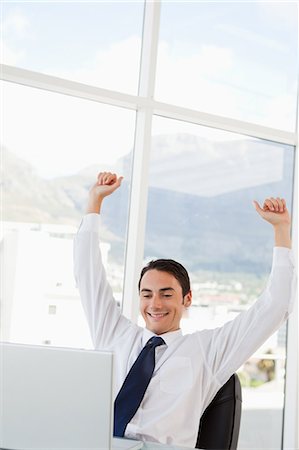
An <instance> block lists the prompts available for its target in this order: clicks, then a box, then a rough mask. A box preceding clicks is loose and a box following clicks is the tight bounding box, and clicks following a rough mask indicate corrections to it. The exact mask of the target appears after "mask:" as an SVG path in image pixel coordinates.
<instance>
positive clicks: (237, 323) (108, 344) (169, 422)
mask: <svg viewBox="0 0 299 450" xmlns="http://www.w3.org/2000/svg"><path fill="white" fill-rule="evenodd" d="M99 226H100V216H99V215H98V214H87V215H86V216H85V217H84V218H83V220H82V223H81V226H80V228H79V231H78V233H77V236H76V238H75V242H74V270H75V277H76V281H77V285H78V288H79V291H80V295H81V300H82V304H83V308H84V311H85V314H86V317H87V320H88V324H89V328H90V332H91V336H92V340H93V344H94V346H95V348H96V349H105V350H110V351H113V352H114V355H115V358H114V360H115V364H114V398H115V397H116V395H117V393H118V391H119V390H120V388H121V386H122V384H123V381H124V379H125V377H126V375H127V373H128V371H129V370H130V368H131V366H132V365H133V363H134V361H135V360H136V358H137V356H138V355H139V353H140V351H141V349H142V348H143V346H144V345H145V343H146V342H147V341H148V339H149V338H150V337H151V336H153V335H154V333H152V332H151V331H149V330H147V329H144V328H142V327H139V326H138V325H136V324H134V323H132V322H131V321H129V320H128V319H127V318H125V317H124V316H123V315H122V314H121V310H120V308H119V307H118V306H117V304H116V302H115V300H114V298H113V294H112V290H111V287H110V285H109V284H108V282H107V279H106V274H105V269H104V267H103V265H102V262H101V254H100V248H99ZM295 278H296V277H295V270H294V263H293V255H292V251H291V250H289V249H288V248H284V247H275V248H274V252H273V264H272V271H271V274H270V277H269V280H268V284H267V286H266V288H265V290H264V292H263V293H262V295H261V296H260V297H259V298H258V299H257V301H256V302H255V303H254V305H253V306H252V307H251V308H250V309H249V310H248V311H245V312H243V313H241V314H239V315H238V316H237V317H236V318H235V319H234V320H232V321H230V322H228V323H226V324H225V325H224V326H223V327H219V328H216V329H213V330H203V331H197V332H195V333H192V334H188V335H185V336H183V335H182V331H181V330H177V331H173V332H169V333H165V334H163V335H162V337H163V339H164V341H165V345H162V346H160V347H157V348H156V366H155V370H154V373H153V376H152V379H151V381H150V384H149V386H148V388H147V391H146V393H145V396H144V398H143V400H142V402H141V404H140V406H139V409H138V411H137V412H136V414H135V416H134V417H133V418H132V420H131V422H130V423H129V424H128V426H127V428H126V432H125V436H126V437H127V438H133V439H139V440H143V441H152V442H158V443H162V444H173V445H178V446H185V447H193V448H194V447H195V443H196V439H197V433H198V426H199V420H200V417H201V414H202V413H203V412H204V410H205V408H206V407H207V406H208V404H209V403H210V402H211V400H212V399H213V397H214V396H215V394H216V393H217V391H218V390H219V388H220V387H221V386H222V385H223V384H224V383H225V382H226V381H227V380H228V379H229V377H230V376H231V375H232V374H233V373H234V372H235V371H236V370H237V369H238V368H239V367H240V366H241V365H242V364H243V363H244V362H245V361H246V360H247V359H248V358H249V357H250V356H251V355H252V354H253V353H254V352H255V351H256V350H257V349H258V348H259V347H260V345H261V344H262V343H263V342H264V341H266V339H267V338H268V337H269V336H270V335H271V334H272V333H273V332H274V331H275V330H277V329H278V328H279V326H280V325H281V324H282V323H283V322H284V321H285V320H286V319H287V317H288V315H289V313H290V312H291V309H292V303H293V300H294V297H295V295H294V291H295ZM136 289H137V287H136Z"/></svg>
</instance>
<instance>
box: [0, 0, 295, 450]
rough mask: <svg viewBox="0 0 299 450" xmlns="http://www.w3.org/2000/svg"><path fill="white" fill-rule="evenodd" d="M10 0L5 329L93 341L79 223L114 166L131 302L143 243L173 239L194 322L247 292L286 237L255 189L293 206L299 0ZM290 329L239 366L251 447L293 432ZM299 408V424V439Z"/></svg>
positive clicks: (6, 28) (107, 246) (109, 208)
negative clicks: (187, 280) (272, 224)
mask: <svg viewBox="0 0 299 450" xmlns="http://www.w3.org/2000/svg"><path fill="white" fill-rule="evenodd" d="M1 6H2V23H1V30H2V38H3V42H2V50H3V52H2V53H3V63H4V64H5V65H4V66H3V67H1V78H3V80H4V81H3V83H2V87H1V89H2V92H1V93H2V99H3V100H2V112H3V114H2V116H3V119H2V122H1V125H2V130H3V133H2V142H1V150H2V169H3V186H2V188H3V196H2V198H3V202H2V211H1V213H2V218H3V225H2V228H1V230H0V231H1V234H0V240H1V247H0V248H1V250H0V251H1V258H3V260H4V261H5V264H4V265H3V264H2V266H3V268H2V280H4V281H3V283H2V298H1V312H2V316H1V317H2V325H3V326H2V335H1V337H2V338H4V339H5V340H8V341H9V340H10V341H18V342H28V343H41V344H44V345H64V346H78V347H89V346H90V345H91V343H90V338H89V332H88V330H87V325H86V321H85V318H84V313H83V310H82V307H81V305H80V302H79V298H78V292H77V289H76V287H75V283H74V278H73V267H72V240H73V236H74V234H75V232H76V230H77V227H78V225H79V223H80V220H81V215H82V213H83V212H84V205H85V201H86V197H87V191H88V189H89V187H90V184H91V183H92V182H93V179H94V177H95V175H96V173H97V172H98V171H101V170H103V169H104V170H106V169H107V170H110V169H111V170H113V171H117V172H119V173H120V174H122V175H124V177H125V179H124V182H123V184H122V188H121V189H120V190H119V191H117V193H115V194H114V195H113V197H111V199H110V200H109V202H104V204H103V215H102V216H103V221H102V228H101V236H102V242H101V249H102V253H103V258H104V262H105V265H106V266H107V275H108V277H109V281H110V283H111V285H112V288H113V291H114V295H115V297H116V299H117V300H118V301H119V303H120V302H121V301H122V292H123V286H124V287H125V293H126V294H127V295H126V297H125V298H124V303H123V305H122V306H124V311H130V313H132V311H133V309H134V308H133V307H131V306H132V305H133V306H134V307H135V305H137V301H138V295H137V283H136V279H137V280H138V278H139V269H140V266H141V265H142V262H143V261H142V258H143V256H144V259H145V260H148V259H150V258H154V257H162V256H166V257H169V256H170V255H172V257H173V258H175V259H177V260H179V261H181V262H182V263H183V264H184V265H185V266H186V267H187V269H188V270H189V272H190V274H191V278H192V280H191V281H192V285H193V291H194V305H193V307H192V309H190V312H189V316H188V317H185V318H184V319H183V328H184V331H185V332H189V331H192V330H194V329H195V328H196V329H197V328H198V327H202V326H207V325H208V326H218V325H221V324H222V323H223V322H224V321H226V320H230V319H232V318H233V317H235V315H236V314H237V313H238V312H239V311H241V310H243V309H245V308H247V307H248V306H249V305H250V304H251V303H252V302H253V301H254V299H255V298H256V295H258V294H259V293H260V292H261V290H262V289H263V286H264V285H265V281H266V278H267V274H268V272H269V270H270V264H271V253H272V234H271V230H270V228H269V226H268V224H266V223H264V222H263V221H262V220H261V219H260V218H259V216H257V214H256V213H255V211H254V208H253V206H252V205H251V201H252V199H253V198H257V199H258V200H260V201H262V199H263V198H264V197H265V196H267V195H269V194H271V195H272V194H275V195H281V194H282V193H283V195H284V196H285V197H286V199H287V202H288V205H289V206H290V205H291V203H292V198H293V194H294V192H293V170H294V155H295V152H296V151H297V147H295V145H297V144H296V143H297V136H296V135H295V125H296V108H297V105H296V96H297V90H298V87H297V84H298V83H297V74H296V70H297V65H298V43H297V27H298V14H297V13H298V11H297V9H298V7H297V4H296V2H295V3H294V2H268V1H267V2H266V1H265V2H185V1H181V2H169V1H161V2H160V1H155V2H152V1H146V2H144V1H136V2H72V1H57V2H56V1H55V2H48V1H46V0H39V1H33V2H31V1H19V2H8V1H7V2H3V4H2V5H1ZM124 17H125V20H124ZM141 38H142V39H141ZM140 65H141V66H142V70H141V71H140V68H139V66H140ZM146 69H147V70H146ZM34 72H35V73H34ZM139 72H140V73H139ZM45 75H47V76H46V77H45ZM139 78H140V80H139ZM45 80H46V81H45ZM74 82H79V83H80V84H78V83H74ZM139 85H140V86H141V87H142V89H141V91H142V95H139V94H140V93H139V94H138V86H139ZM97 87H98V88H102V89H100V90H99V89H97ZM126 94H131V95H126ZM163 102H164V104H163ZM206 113H208V114H206ZM204 125H205V126H204ZM207 125H208V126H209V128H208V127H207ZM220 129H221V130H222V131H221V130H220ZM232 131H235V133H232ZM238 133H239V134H238ZM150 149H151V150H150ZM186 173H188V176H187V177H186ZM148 175H149V177H148ZM139 194H140V195H139ZM147 194H148V202H146V199H147ZM132 199H135V200H136V199H137V200H136V201H132ZM145 205H147V207H145ZM297 207H298V205H297V204H296V202H295V203H294V210H295V211H296V209H297ZM219 215H221V217H220V218H219ZM145 216H146V217H147V222H146V226H144V224H145ZM232 218H233V220H232ZM127 223H128V224H129V227H128V230H127ZM253 229H254V233H253V231H252V230H253ZM127 231H128V233H127ZM144 231H145V239H144ZM137 247H138V248H137ZM143 248H144V255H143ZM195 249H196V251H195ZM253 249H254V251H253ZM124 274H126V278H125V279H124ZM128 294H129V295H128ZM131 294H132V295H131ZM135 311H136V316H137V314H138V313H137V308H135ZM54 312H55V313H54ZM132 315H133V313H132ZM70 317H72V320H71V321H70ZM291 320H293V321H294V322H293V329H296V328H298V317H293V318H292V319H291ZM285 340H286V328H285V327H283V328H282V329H280V330H279V332H278V333H276V334H275V335H274V336H273V337H272V338H271V339H270V340H269V341H268V342H266V343H265V345H264V346H263V347H262V348H261V349H259V350H258V352H257V353H256V354H255V355H254V357H253V358H252V359H251V360H250V361H249V362H248V364H245V365H244V367H242V368H240V377H241V378H242V382H243V385H244V386H245V387H244V389H243V397H244V408H243V417H242V430H241V436H240V440H239V448H240V450H242V449H245V448H249V447H251V448H259V449H264V450H266V449H267V450H268V449H269V447H271V448H272V449H277V450H278V449H280V448H281V434H282V430H283V426H282V417H283V416H282V411H283V402H284V372H285V355H286V346H285ZM291 345H292V346H293V348H292V349H293V354H296V352H297V353H298V351H297V344H296V343H291ZM290 372H291V371H289V373H290ZM273 376H274V379H273ZM267 380H271V381H267ZM265 381H267V382H265ZM261 383H262V384H261ZM254 384H255V385H258V384H261V385H260V386H259V387H253V385H254ZM295 389H297V388H296V387H295V382H294V386H290V387H288V391H287V392H290V393H291V396H294V391H295ZM288 395H289V398H290V394H288ZM257 397H258V401H259V405H258V407H257ZM286 400H287V399H286ZM286 405H287V407H286V410H287V411H289V412H288V414H289V417H294V416H295V415H296V411H295V408H294V406H292V405H291V407H290V406H288V402H287V403H286ZM262 408H264V409H262ZM264 410H266V414H262V413H263V411H264ZM289 422H290V421H289V420H286V421H285V424H284V425H285V426H286V425H287V426H288V440H287V441H285V442H288V445H287V447H288V448H297V447H298V445H297V444H298V439H297V437H295V435H296V433H297V431H296V430H294V429H293V428H294V426H293V425H292V424H291V425H290V423H289ZM296 439H297V440H296Z"/></svg>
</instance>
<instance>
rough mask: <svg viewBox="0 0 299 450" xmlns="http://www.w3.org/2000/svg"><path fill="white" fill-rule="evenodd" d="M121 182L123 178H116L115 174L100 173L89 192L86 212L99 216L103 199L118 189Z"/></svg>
mask: <svg viewBox="0 0 299 450" xmlns="http://www.w3.org/2000/svg"><path fill="white" fill-rule="evenodd" d="M122 180H123V177H119V178H118V177H117V175H116V174H115V173H111V172H100V173H99V175H98V178H97V182H96V183H95V184H94V185H93V186H92V188H91V189H90V191H89V197H88V203H87V208H86V212H87V213H97V214H99V213H100V211H101V206H102V202H103V200H104V198H105V197H107V196H108V195H111V194H112V193H113V192H114V191H115V190H116V189H118V188H119V187H120V185H121V182H122Z"/></svg>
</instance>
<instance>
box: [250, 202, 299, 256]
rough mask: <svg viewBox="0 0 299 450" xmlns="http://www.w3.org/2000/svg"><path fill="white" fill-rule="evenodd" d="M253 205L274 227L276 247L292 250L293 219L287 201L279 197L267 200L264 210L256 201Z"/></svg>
mask: <svg viewBox="0 0 299 450" xmlns="http://www.w3.org/2000/svg"><path fill="white" fill-rule="evenodd" d="M253 203H254V206H255V209H256V211H257V212H258V213H259V215H260V216H261V217H262V218H263V219H264V220H266V221H267V222H269V223H271V225H273V228H274V239H275V245H276V246H277V247H287V248H291V247H292V242H291V218H290V214H289V211H288V209H287V206H286V202H285V200H284V199H283V198H279V197H276V198H274V197H270V198H266V200H265V201H264V204H263V207H262V208H261V207H260V205H259V204H258V202H257V201H256V200H254V201H253Z"/></svg>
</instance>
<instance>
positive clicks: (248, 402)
mask: <svg viewBox="0 0 299 450" xmlns="http://www.w3.org/2000/svg"><path fill="white" fill-rule="evenodd" d="M293 159H294V149H293V147H291V146H286V145H281V144H277V143H274V142H270V141H265V140H260V139H254V138H250V137H246V136H241V135H237V134H233V133H228V132H223V131H219V130H215V129H209V128H205V127H200V126H196V125H192V124H188V123H184V122H180V121H176V120H169V119H163V118H161V117H155V118H154V121H153V139H152V148H151V157H150V167H149V173H150V176H149V197H148V210H147V225H146V238H145V253H144V256H145V260H146V262H147V261H149V260H151V259H155V258H172V259H175V260H177V261H179V262H181V263H182V264H183V265H184V266H185V267H186V269H187V270H188V272H189V274H190V278H191V285H192V289H193V302H192V304H193V306H192V307H191V308H190V309H189V310H188V312H187V314H186V317H185V318H183V321H182V330H183V333H191V332H194V331H196V330H199V329H206V328H216V327H219V326H221V325H223V324H224V323H225V322H227V321H229V320H232V319H233V318H234V317H236V316H237V314H239V313H240V312H242V311H244V310H245V309H247V308H248V307H249V306H250V305H251V304H253V303H254V301H255V300H256V298H257V296H258V295H259V294H261V293H262V291H263V289H264V288H265V284H266V280H267V277H268V275H269V273H270V269H271V262H272V248H273V230H272V227H271V225H269V224H267V223H266V222H264V221H263V220H262V219H261V218H260V216H259V215H258V214H257V213H256V211H255V209H254V207H253V204H252V200H254V199H255V200H258V201H259V202H262V201H263V200H264V198H266V197H267V196H269V195H274V196H284V197H285V198H286V200H287V204H288V205H289V208H290V210H291V207H292V186H293V179H292V178H293V165H294V161H293ZM252 230H254V233H253V232H252ZM139 320H140V323H142V320H141V319H139ZM285 335H286V330H285V327H283V328H281V329H280V330H279V331H278V332H276V333H275V334H274V335H273V336H272V337H271V338H270V339H268V340H267V342H265V344H263V346H262V347H261V348H260V349H259V350H258V351H257V352H256V353H255V355H254V356H253V357H252V358H251V359H250V360H249V361H248V362H247V363H245V364H244V365H243V367H241V368H240V370H239V377H240V379H241V383H242V385H243V406H242V408H243V415H242V429H241V435H240V438H239V447H238V448H260V447H259V445H260V444H259V443H260V442H261V441H262V439H263V436H265V430H266V429H271V430H272V431H271V433H269V434H267V437H266V441H267V442H266V444H265V448H270V447H271V448H278V447H279V446H280V442H281V431H282V420H283V419H282V413H283V404H284V396H283V393H284V375H285V357H286V348H285V346H286V339H285V337H286V336H285ZM261 405H262V409H261ZM265 412H266V414H265ZM253 421H254V428H255V433H252V432H251V430H252V422H253Z"/></svg>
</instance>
